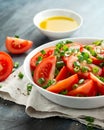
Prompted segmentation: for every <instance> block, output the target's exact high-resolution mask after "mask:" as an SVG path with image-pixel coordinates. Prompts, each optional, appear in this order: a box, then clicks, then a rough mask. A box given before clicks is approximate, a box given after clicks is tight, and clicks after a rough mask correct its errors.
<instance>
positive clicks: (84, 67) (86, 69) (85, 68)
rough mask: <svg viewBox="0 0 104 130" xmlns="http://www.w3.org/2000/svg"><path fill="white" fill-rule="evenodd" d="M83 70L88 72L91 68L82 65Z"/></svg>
mask: <svg viewBox="0 0 104 130" xmlns="http://www.w3.org/2000/svg"><path fill="white" fill-rule="evenodd" d="M81 71H82V72H83V73H86V72H88V71H89V68H88V67H87V66H82V67H81Z"/></svg>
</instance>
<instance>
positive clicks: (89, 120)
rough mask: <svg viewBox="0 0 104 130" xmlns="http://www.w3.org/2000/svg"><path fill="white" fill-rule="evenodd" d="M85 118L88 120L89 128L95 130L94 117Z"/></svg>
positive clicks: (88, 129)
mask: <svg viewBox="0 0 104 130" xmlns="http://www.w3.org/2000/svg"><path fill="white" fill-rule="evenodd" d="M85 120H86V121H87V122H88V123H87V130H93V126H94V125H93V122H94V118H93V117H91V116H86V117H85Z"/></svg>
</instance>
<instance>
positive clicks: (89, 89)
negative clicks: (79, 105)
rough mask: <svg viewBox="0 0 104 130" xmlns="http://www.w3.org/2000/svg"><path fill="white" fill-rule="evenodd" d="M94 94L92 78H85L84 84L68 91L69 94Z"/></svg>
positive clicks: (94, 88)
mask: <svg viewBox="0 0 104 130" xmlns="http://www.w3.org/2000/svg"><path fill="white" fill-rule="evenodd" d="M96 94H97V88H96V86H95V85H94V83H93V81H92V80H86V81H85V83H84V84H82V85H80V86H79V87H78V88H76V89H74V90H71V91H69V93H68V95H69V96H78V95H81V96H95V95H96Z"/></svg>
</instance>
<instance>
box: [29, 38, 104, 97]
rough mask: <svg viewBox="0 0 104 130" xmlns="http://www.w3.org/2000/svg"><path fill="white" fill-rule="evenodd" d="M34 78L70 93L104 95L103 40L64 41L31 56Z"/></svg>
mask: <svg viewBox="0 0 104 130" xmlns="http://www.w3.org/2000/svg"><path fill="white" fill-rule="evenodd" d="M30 68H31V73H32V77H33V81H34V82H35V83H36V84H37V85H39V86H40V87H43V88H44V89H46V90H47V91H51V92H53V93H57V94H64V95H67V96H80V97H89V96H99V95H104V41H103V40H98V41H95V42H93V43H92V44H90V45H84V44H81V43H77V42H72V41H61V42H59V43H57V44H56V45H55V46H52V47H48V48H45V49H43V50H41V51H40V52H38V53H37V54H35V55H34V56H33V57H32V58H31V60H30Z"/></svg>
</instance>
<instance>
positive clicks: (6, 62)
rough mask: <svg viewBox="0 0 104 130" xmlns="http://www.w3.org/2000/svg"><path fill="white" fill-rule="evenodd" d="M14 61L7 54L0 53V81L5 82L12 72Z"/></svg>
mask: <svg viewBox="0 0 104 130" xmlns="http://www.w3.org/2000/svg"><path fill="white" fill-rule="evenodd" d="M12 69H13V60H12V58H11V57H10V55H8V54H7V53H6V52H2V51H0V81H3V80H5V79H6V78H7V77H8V76H9V75H10V74H11V72H12Z"/></svg>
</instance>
